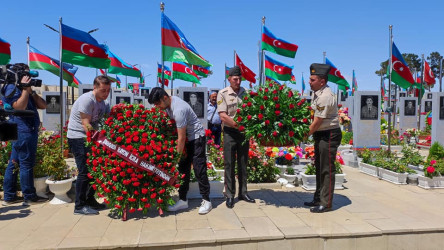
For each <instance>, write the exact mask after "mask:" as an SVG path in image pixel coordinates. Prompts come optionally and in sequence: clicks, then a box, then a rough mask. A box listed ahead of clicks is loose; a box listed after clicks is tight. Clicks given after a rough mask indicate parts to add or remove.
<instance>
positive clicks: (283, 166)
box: [275, 164, 288, 178]
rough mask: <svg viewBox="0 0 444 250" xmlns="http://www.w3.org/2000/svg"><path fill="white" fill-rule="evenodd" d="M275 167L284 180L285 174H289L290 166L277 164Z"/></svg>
mask: <svg viewBox="0 0 444 250" xmlns="http://www.w3.org/2000/svg"><path fill="white" fill-rule="evenodd" d="M275 166H276V167H277V168H278V169H279V171H280V172H279V176H280V177H282V178H284V174H285V173H286V172H287V168H288V166H287V165H278V164H275Z"/></svg>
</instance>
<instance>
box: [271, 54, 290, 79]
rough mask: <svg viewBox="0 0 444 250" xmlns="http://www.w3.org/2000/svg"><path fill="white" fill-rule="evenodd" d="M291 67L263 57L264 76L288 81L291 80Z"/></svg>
mask: <svg viewBox="0 0 444 250" xmlns="http://www.w3.org/2000/svg"><path fill="white" fill-rule="evenodd" d="M292 70H293V67H292V66H288V65H286V64H284V63H281V62H278V61H276V60H274V59H272V58H271V57H269V56H267V55H265V75H266V76H269V77H272V78H275V79H278V80H281V81H288V80H291V76H292V75H293V73H292V72H291V71H292Z"/></svg>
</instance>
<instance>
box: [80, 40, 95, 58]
mask: <svg viewBox="0 0 444 250" xmlns="http://www.w3.org/2000/svg"><path fill="white" fill-rule="evenodd" d="M88 46H89V44H87V43H84V44H82V46H80V51H81V52H82V54H84V55H87V56H90V55H92V54H94V48H88Z"/></svg>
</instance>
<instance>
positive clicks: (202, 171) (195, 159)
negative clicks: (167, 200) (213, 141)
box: [179, 136, 210, 201]
mask: <svg viewBox="0 0 444 250" xmlns="http://www.w3.org/2000/svg"><path fill="white" fill-rule="evenodd" d="M205 143H206V142H205V136H202V137H199V138H198V139H195V140H192V141H188V142H187V143H186V144H185V148H186V153H187V155H186V157H184V158H182V159H181V160H180V161H179V172H180V173H181V174H185V178H184V179H183V183H182V185H181V186H180V187H179V198H180V199H181V200H184V201H186V200H187V193H188V190H189V188H190V173H191V163H193V170H194V174H195V176H196V179H197V182H198V183H199V191H200V194H201V195H202V198H203V199H205V200H207V201H209V200H210V183H209V181H208V175H207V156H206V154H205Z"/></svg>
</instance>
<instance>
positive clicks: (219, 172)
mask: <svg viewBox="0 0 444 250" xmlns="http://www.w3.org/2000/svg"><path fill="white" fill-rule="evenodd" d="M214 171H216V174H217V176H219V177H221V178H222V180H223V179H224V176H225V170H224V169H217V168H214Z"/></svg>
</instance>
